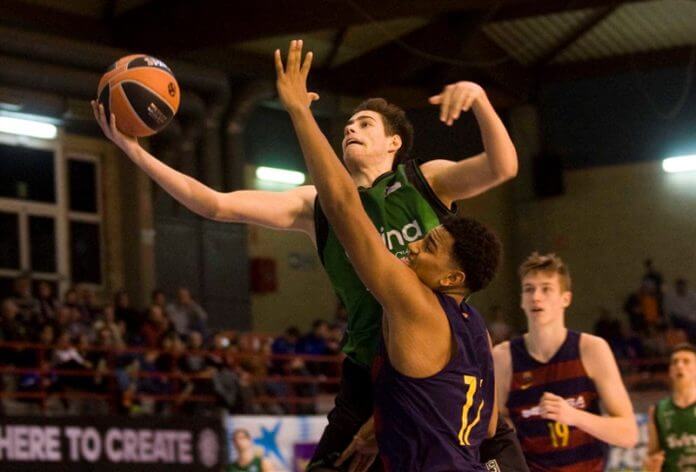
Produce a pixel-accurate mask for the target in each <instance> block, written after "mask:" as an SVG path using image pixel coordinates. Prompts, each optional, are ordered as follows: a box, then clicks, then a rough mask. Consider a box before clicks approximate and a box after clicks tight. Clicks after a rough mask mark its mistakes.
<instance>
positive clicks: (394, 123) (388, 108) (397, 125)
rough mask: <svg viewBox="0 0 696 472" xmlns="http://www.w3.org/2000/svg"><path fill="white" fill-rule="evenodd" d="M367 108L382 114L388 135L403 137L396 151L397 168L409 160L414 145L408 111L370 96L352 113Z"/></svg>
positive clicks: (395, 162) (395, 163) (395, 164)
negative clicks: (407, 115)
mask: <svg viewBox="0 0 696 472" xmlns="http://www.w3.org/2000/svg"><path fill="white" fill-rule="evenodd" d="M365 110H367V111H374V112H375V113H379V114H380V116H381V117H382V123H383V124H384V131H385V132H386V133H387V136H393V135H395V134H398V135H399V136H400V137H401V147H400V148H399V150H398V151H396V155H395V156H394V165H393V167H394V168H396V166H397V165H399V164H400V163H402V162H405V161H406V160H408V157H409V154H410V152H411V148H412V147H413V125H412V124H411V122H410V121H409V119H408V118H407V117H406V112H405V111H404V110H403V109H402V108H401V107H399V106H397V105H394V104H393V103H389V102H387V101H386V100H385V99H383V98H368V99H367V100H365V101H364V102H362V103H361V104H360V105H358V106H357V107H355V109H354V110H353V113H352V114H353V115H355V114H356V113H358V112H359V111H365Z"/></svg>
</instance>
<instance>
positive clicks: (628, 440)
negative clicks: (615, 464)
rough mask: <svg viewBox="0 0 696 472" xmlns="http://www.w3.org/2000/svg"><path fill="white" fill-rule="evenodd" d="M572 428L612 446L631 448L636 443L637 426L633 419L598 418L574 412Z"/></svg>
mask: <svg viewBox="0 0 696 472" xmlns="http://www.w3.org/2000/svg"><path fill="white" fill-rule="evenodd" d="M574 426H575V427H577V428H580V429H582V430H583V431H585V432H586V433H588V434H590V435H591V436H594V437H596V438H597V439H599V440H601V441H604V442H606V443H609V444H611V445H613V446H619V447H633V446H635V444H636V442H637V441H638V426H637V424H636V421H635V419H634V418H629V417H611V416H600V415H595V414H592V413H588V412H586V411H583V410H576V419H575V424H574Z"/></svg>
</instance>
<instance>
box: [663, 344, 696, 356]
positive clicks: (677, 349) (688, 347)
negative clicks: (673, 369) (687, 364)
mask: <svg viewBox="0 0 696 472" xmlns="http://www.w3.org/2000/svg"><path fill="white" fill-rule="evenodd" d="M682 351H687V352H691V353H692V354H694V355H696V346H694V345H693V344H691V343H680V344H677V345H676V346H674V347H673V348H672V350H671V351H670V353H669V357H672V356H673V355H674V354H676V353H677V352H682Z"/></svg>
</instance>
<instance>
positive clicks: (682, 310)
mask: <svg viewBox="0 0 696 472" xmlns="http://www.w3.org/2000/svg"><path fill="white" fill-rule="evenodd" d="M664 300H665V301H664V307H665V314H666V315H667V319H668V320H669V322H670V324H671V325H672V326H674V327H675V328H678V329H682V330H684V332H686V334H687V336H688V337H689V340H690V342H692V343H693V342H695V338H696V291H693V290H689V286H688V282H687V281H686V279H684V278H679V279H677V280H676V281H675V282H674V289H673V290H670V291H668V292H667V293H665V297H664Z"/></svg>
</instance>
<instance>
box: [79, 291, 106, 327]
mask: <svg viewBox="0 0 696 472" xmlns="http://www.w3.org/2000/svg"><path fill="white" fill-rule="evenodd" d="M78 305H79V306H80V310H81V313H82V314H83V316H85V318H86V321H87V322H88V323H90V324H91V323H94V321H96V320H97V319H98V318H99V316H100V315H101V314H102V311H103V310H104V308H103V307H102V306H101V304H100V303H99V300H98V299H97V294H96V293H95V291H94V290H93V289H92V287H90V286H88V285H82V286H81V287H80V290H79V291H78Z"/></svg>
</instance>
